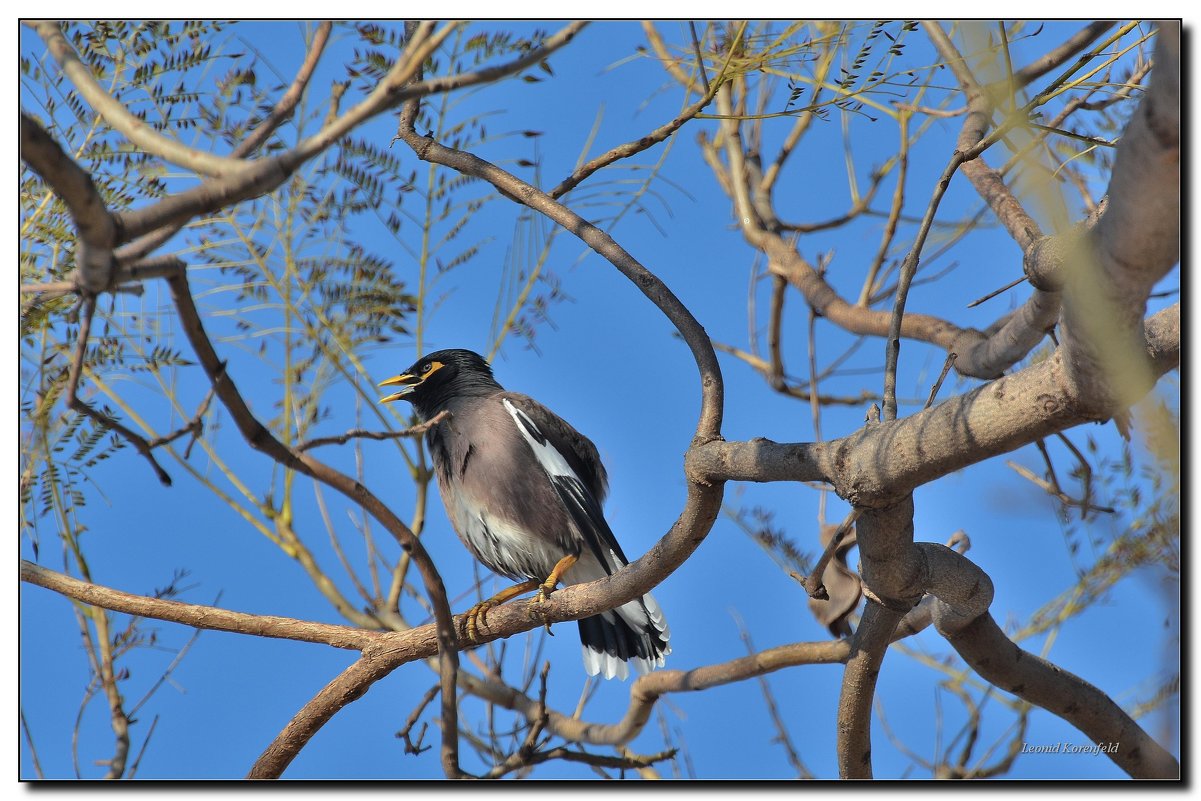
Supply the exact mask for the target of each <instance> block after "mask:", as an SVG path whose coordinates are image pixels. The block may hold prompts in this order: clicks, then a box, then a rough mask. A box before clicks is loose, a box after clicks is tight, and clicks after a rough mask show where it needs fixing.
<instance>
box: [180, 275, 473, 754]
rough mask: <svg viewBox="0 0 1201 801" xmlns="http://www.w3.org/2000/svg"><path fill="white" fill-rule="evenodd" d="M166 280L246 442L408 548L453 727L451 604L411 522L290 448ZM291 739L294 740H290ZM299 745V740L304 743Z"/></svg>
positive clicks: (186, 291) (184, 289)
mask: <svg viewBox="0 0 1201 801" xmlns="http://www.w3.org/2000/svg"><path fill="white" fill-rule="evenodd" d="M167 283H168V286H169V287H170V290H171V298H172V300H173V301H174V303H175V307H176V309H177V311H178V313H179V320H180V325H181V327H182V328H183V330H184V333H185V334H186V335H187V337H188V340H189V341H190V342H191V344H192V348H193V350H195V352H196V356H197V358H198V360H199V361H200V363H201V365H202V366H203V368H204V370H205V372H206V373H207V374H208V376H209V380H210V381H211V382H212V384H213V387H214V388H215V390H216V392H217V397H218V398H219V399H220V400H221V402H222V404H224V405H225V407H226V409H228V410H229V413H230V415H231V416H232V417H233V419H234V423H235V424H236V425H237V427H238V430H239V432H240V433H241V434H242V436H243V438H245V440H246V442H247V443H248V444H249V445H250V446H251V447H253V448H255V449H256V450H259V451H262V452H263V453H265V454H267V455H268V456H270V457H271V458H272V459H274V460H275V461H276V462H278V463H279V464H280V465H282V466H284V467H286V468H289V469H292V470H296V471H297V472H299V473H301V474H303V475H306V476H309V477H310V478H313V479H316V480H318V481H321V482H322V483H324V484H327V485H328V486H330V487H333V488H334V489H336V490H338V491H339V492H341V493H342V494H343V495H345V496H346V497H348V498H349V499H350V500H352V501H354V502H355V503H357V504H358V505H359V506H361V507H362V508H363V509H364V510H366V511H367V512H368V513H370V514H371V515H372V516H373V517H375V519H376V520H378V521H380V523H381V524H382V525H383V526H384V528H386V529H387V530H388V533H390V534H391V535H392V536H393V537H395V538H396V540H397V542H398V543H400V546H401V548H403V549H404V551H405V552H406V553H408V554H411V556H412V558H413V561H415V562H416V563H417V567H418V569H419V571H420V572H421V578H422V581H423V583H424V584H425V589H426V593H427V594H428V595H429V599H430V603H431V604H432V605H433V608H434V619H435V632H436V635H437V649H438V654H439V657H440V660H441V664H442V668H443V673H442V676H443V686H442V700H443V709H444V711H446V712H447V713H448V714H449V715H450V722H451V723H455V727H456V730H457V723H456V722H455V721H456V718H455V715H454V714H453V713H454V710H455V707H454V704H455V687H454V681H453V676H454V671H455V669H456V667H457V664H458V639H457V636H456V634H455V628H454V621H453V618H452V616H451V612H450V605H449V603H448V602H447V598H446V588H445V586H444V585H443V583H442V577H441V576H440V575H439V574H438V571H437V568H435V567H434V563H433V560H431V559H430V557H429V553H428V552H427V551H426V550H425V547H424V546H423V545H422V544H421V541H420V540H419V539H417V537H416V536H415V535H414V534H413V532H412V531H411V530H410V529H409V527H408V526H406V525H405V524H404V523H403V522H402V521H401V520H400V518H399V517H397V516H396V515H395V513H393V512H392V510H391V509H389V508H388V507H387V506H386V505H385V504H384V503H383V502H382V501H380V500H379V499H378V498H377V497H375V495H374V494H372V493H371V491H370V490H368V489H367V488H366V487H364V486H363V485H362V484H360V483H359V482H357V481H355V480H354V479H353V478H351V477H350V476H347V475H345V474H343V473H341V472H339V471H337V470H335V469H333V468H332V467H330V466H328V465H326V464H325V463H323V462H321V461H318V460H317V459H315V458H313V457H312V456H310V455H308V454H307V453H303V452H297V451H295V450H293V449H291V448H288V447H287V446H286V445H284V444H283V443H282V442H280V441H279V440H278V439H276V438H275V436H274V435H272V434H271V432H270V431H269V430H268V429H267V428H266V427H265V426H263V424H262V423H260V422H259V421H258V419H257V418H256V417H255V416H254V414H253V413H252V412H251V411H250V408H249V407H248V406H247V405H246V401H245V400H244V399H243V398H242V396H241V394H240V393H239V392H238V389H237V387H235V386H234V384H233V381H232V380H231V379H230V378H229V375H228V373H227V372H226V370H225V363H224V362H222V361H221V360H220V359H219V358H218V357H217V354H216V351H215V350H214V349H213V345H212V342H211V341H209V338H208V335H207V334H206V333H205V331H204V326H203V323H202V322H201V320H200V314H199V312H198V311H197V309H196V305H195V301H194V300H193V298H192V292H191V289H190V288H189V286H188V275H187V271H186V270H183V269H181V270H179V272H178V273H176V274H175V275H173V276H170V277H169V278H168V279H167ZM397 664H399V663H397ZM327 719H328V718H327ZM290 742H298V741H295V740H293V741H290ZM306 742H307V741H306ZM300 745H303V742H301V743H300Z"/></svg>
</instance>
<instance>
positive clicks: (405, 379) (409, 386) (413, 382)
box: [379, 373, 421, 403]
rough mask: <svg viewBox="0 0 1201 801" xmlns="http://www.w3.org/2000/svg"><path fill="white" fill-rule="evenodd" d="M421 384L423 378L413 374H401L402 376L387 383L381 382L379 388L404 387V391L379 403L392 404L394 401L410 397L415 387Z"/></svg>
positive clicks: (381, 399) (382, 399)
mask: <svg viewBox="0 0 1201 801" xmlns="http://www.w3.org/2000/svg"><path fill="white" fill-rule="evenodd" d="M420 383H421V378H420V377H419V376H415V375H413V374H412V373H401V374H400V375H397V376H393V377H392V378H389V379H388V380H387V381H381V382H379V386H381V387H393V386H402V387H404V389H402V390H401V391H400V392H397V393H394V394H392V395H389V396H387V397H386V398H380V399H379V402H380V403H391V402H392V401H394V400H400V399H401V398H403V397H404V396H405V395H408V394H409V393H410V392H412V391H413V387H415V386H417V385H418V384H420Z"/></svg>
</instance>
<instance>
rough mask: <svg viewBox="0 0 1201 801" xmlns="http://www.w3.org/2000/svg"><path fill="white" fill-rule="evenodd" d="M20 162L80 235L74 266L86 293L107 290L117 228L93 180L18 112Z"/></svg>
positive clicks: (35, 125) (39, 127)
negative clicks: (53, 197)
mask: <svg viewBox="0 0 1201 801" xmlns="http://www.w3.org/2000/svg"><path fill="white" fill-rule="evenodd" d="M21 158H22V159H23V160H24V161H25V163H26V164H28V165H29V166H30V167H31V168H32V169H33V171H34V172H36V173H37V174H38V175H40V176H41V178H42V180H44V181H45V182H46V184H47V185H48V186H49V187H50V188H51V189H52V190H54V193H55V194H56V195H58V196H59V197H60V198H61V199H62V201H63V203H65V204H66V206H67V211H69V212H70V213H71V220H72V221H73V222H74V223H75V230H76V231H78V233H79V240H78V245H77V247H76V251H75V263H76V265H77V266H78V269H79V273H78V275H79V282H80V284H81V285H82V286H83V288H84V289H86V290H87V291H89V292H93V293H95V292H101V291H103V290H104V289H106V288H108V286H109V283H110V282H111V280H112V272H113V269H112V268H113V246H114V245H116V242H117V225H116V221H115V220H114V219H113V216H112V215H111V214H109V212H108V208H107V207H106V206H105V205H104V200H103V198H101V197H100V193H99V192H97V191H96V185H95V184H93V183H92V176H91V175H89V174H88V172H87V171H86V170H84V169H83V168H82V167H80V166H79V165H78V164H76V163H75V162H74V161H73V160H72V159H71V157H70V156H68V155H67V154H66V153H64V152H63V149H62V148H61V147H59V146H58V143H57V142H55V141H54V139H53V138H52V137H51V136H50V134H48V133H47V132H46V130H45V129H44V128H42V126H41V125H39V124H38V123H37V121H36V120H34V119H33V117H30V116H29V115H28V114H26V113H25V112H21Z"/></svg>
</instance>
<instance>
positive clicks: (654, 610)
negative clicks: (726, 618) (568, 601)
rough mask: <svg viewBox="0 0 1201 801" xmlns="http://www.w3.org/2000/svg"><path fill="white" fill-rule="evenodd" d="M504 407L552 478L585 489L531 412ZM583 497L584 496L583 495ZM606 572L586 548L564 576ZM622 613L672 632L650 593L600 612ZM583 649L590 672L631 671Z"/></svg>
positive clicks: (642, 668) (614, 564)
mask: <svg viewBox="0 0 1201 801" xmlns="http://www.w3.org/2000/svg"><path fill="white" fill-rule="evenodd" d="M503 403H504V405H505V409H507V410H508V412H509V415H510V416H511V417H512V418H513V422H514V423H515V424H516V425H517V430H518V431H519V432H520V433H521V438H522V439H524V440H525V441H526V444H528V445H529V446H530V450H532V451H533V452H534V457H535V458H536V459H537V460H538V464H539V465H540V466H541V467H542V469H543V470H544V471H545V472H546V474H547V475H548V476H550V477H551V479H552V481H553V480H554V479H556V478H561V479H571V481H570V482H568V484H569V485H574V487H575V488H576V491H577V492H579V491H582V489H583V487H584V482H582V481H580V477H579V476H578V475H576V472H575V471H574V470H572V469H571V465H569V464H568V463H567V460H566V459H565V458H564V457H563V454H561V453H559V451H558V450H556V449H555V447H554V446H553V445H551V444H550V440H548V439H547V438H546V436H545V435H544V434H543V433H542V431H541V430H540V429H539V428H538V426H537V425H535V424H534V421H533V420H531V419H530V417H529V415H527V414H526V413H525V412H523V411H522V410H521V409H518V408H517V407H516V406H514V405H513V403H512V402H511V401H510V400H509V399H508V398H505V399H504V401H503ZM580 500H581V501H582V498H581V499H580ZM605 551H607V552H608V553H607V555H608V557H609V563H610V566H611V568H612V570H613V571H616V570H620V569H621V568H622V567H624V566H625V562H624V561H622V560H621V559H620V558H618V556H617V554H615V553H614V552H613V550H612V549H611V548H605ZM605 575H607V572H606V571H605V570H604V569H603V568H602V567H601V565H600V564H598V563H597V562H596V561H595V558H594V557H592V555H591V554H589V553H588V552H587V551H585V553H584V554H581V558H580V561H579V562H577V563H576V565H575V566H574V567H572V568H571V569H570V570H568V571H567V574H566V575H565V576H564V579H565V582H564V583H566V584H579V583H584V582H588V581H594V580H596V579H599V578H603V577H604V576H605ZM613 614H617V615H620V616H621V617H622V618H623V619H624V620H625V621H626V623H628V624H629V625H630V627H631V628H633V630H634V631H635V632H641V631H644V630H646V629H648V628H649V629H653V630H654V631H657V632H658V633H659V635H660V638H661V639H662V641H663V642H664V643H666V642H667V640H668V638H669V637H670V636H671V633H670V629H669V628H668V626H667V621H666V619H665V618H664V616H663V611H662V610H661V609H660V608H659V604H657V603H656V602H655V599H654V598H652V597H651V596H650V595H644V596H643V597H642V598H641V599H635V600H633V601H630V602H628V603H625V604H623V605H621V606H619V607H617V608H616V609H614V610H611V611H609V612H603V613H601V616H602V617H605V618H610V616H611V615H613ZM583 653H584V669H585V670H586V671H587V672H588V675H590V676H595V675H597V674H598V673H601V674H603V675H604V677H605V678H607V679H611V678H614V677H620V678H622V679H625V678H626V676H627V675H629V665H627V664H626V663H625V662H623V661H621V660H620V659H617V658H616V657H614V656H611V655H609V654H607V653H602V652H600V651H597V650H594V649H592V648H589V647H588V646H587V645H584V646H583ZM669 653H671V646H667V647H665V648H664V649H663V652H662V653H661V654H659V655H658V656H657V658H653V659H642V658H639V657H632V658H631V659H630V662H631V663H632V664H633V666H634V672H636V673H638V674H643V673H648V672H650V671H651V670H653V669H654V668H656V667H662V666H663V664H664V659H663V658H664V657H665V656H666V655H667V654H669Z"/></svg>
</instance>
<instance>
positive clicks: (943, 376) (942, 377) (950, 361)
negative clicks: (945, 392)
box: [922, 351, 959, 409]
mask: <svg viewBox="0 0 1201 801" xmlns="http://www.w3.org/2000/svg"><path fill="white" fill-rule="evenodd" d="M958 358H959V354H958V353H956V352H955V351H951V352H950V353H948V354H947V358H946V360H945V361H944V362H943V363H942V372H941V373H939V374H938V380H937V381H935V382H934V386H932V387H930V397H929V398H927V399H926V405H925V406H923V407H922V408H923V409H929V408H930V407H931V406H933V405H934V398H935V396H937V395H938V390H939V389H940V388H942V382H943V381H946V380H947V373H949V372H951V367H952V365H954V364H955V360H956V359H958Z"/></svg>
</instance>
